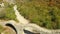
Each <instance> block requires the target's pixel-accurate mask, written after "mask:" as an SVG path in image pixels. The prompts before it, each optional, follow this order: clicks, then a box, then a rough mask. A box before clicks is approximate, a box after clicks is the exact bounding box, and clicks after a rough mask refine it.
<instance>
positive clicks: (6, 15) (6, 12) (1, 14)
mask: <svg viewBox="0 0 60 34" xmlns="http://www.w3.org/2000/svg"><path fill="white" fill-rule="evenodd" d="M0 19H5V20H17V19H16V16H15V12H14V10H13V5H9V4H8V3H6V2H5V7H4V9H3V10H1V11H0Z"/></svg>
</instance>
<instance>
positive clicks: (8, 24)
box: [5, 23, 17, 34]
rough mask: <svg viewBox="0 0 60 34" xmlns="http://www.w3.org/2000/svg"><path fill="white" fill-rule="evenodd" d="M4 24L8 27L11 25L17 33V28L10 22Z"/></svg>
mask: <svg viewBox="0 0 60 34" xmlns="http://www.w3.org/2000/svg"><path fill="white" fill-rule="evenodd" d="M5 25H6V26H8V27H11V28H12V29H13V30H14V31H15V32H16V34H17V30H16V28H15V27H14V26H13V25H12V24H10V23H7V24H5Z"/></svg>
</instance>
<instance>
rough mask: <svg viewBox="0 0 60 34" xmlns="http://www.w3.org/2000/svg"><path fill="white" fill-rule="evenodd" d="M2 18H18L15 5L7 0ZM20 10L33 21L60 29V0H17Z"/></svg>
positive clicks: (50, 27) (0, 16)
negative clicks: (14, 8)
mask: <svg viewBox="0 0 60 34" xmlns="http://www.w3.org/2000/svg"><path fill="white" fill-rule="evenodd" d="M5 5H6V6H5V9H4V10H3V11H0V19H1V18H2V19H8V20H16V16H15V13H14V10H13V8H12V7H13V5H9V3H6V2H5ZM16 5H17V6H18V10H19V11H20V13H21V14H22V16H24V17H25V18H26V19H28V20H30V22H31V23H35V24H37V25H39V26H41V27H45V28H48V29H60V0H16Z"/></svg>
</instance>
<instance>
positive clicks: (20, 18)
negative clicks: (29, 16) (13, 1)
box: [13, 5, 29, 24]
mask: <svg viewBox="0 0 60 34" xmlns="http://www.w3.org/2000/svg"><path fill="white" fill-rule="evenodd" d="M13 8H14V11H15V15H16V18H17V20H18V21H19V23H23V24H28V23H29V21H28V20H26V19H25V18H24V17H23V16H22V15H21V14H20V12H19V11H18V10H17V6H16V5H15V6H14V7H13Z"/></svg>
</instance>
